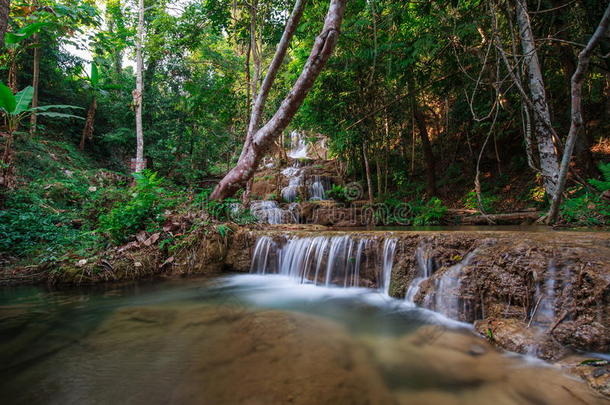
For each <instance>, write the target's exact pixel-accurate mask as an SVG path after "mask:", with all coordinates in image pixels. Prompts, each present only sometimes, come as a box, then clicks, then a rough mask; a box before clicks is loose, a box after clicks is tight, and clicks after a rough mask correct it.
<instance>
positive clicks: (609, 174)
mask: <svg viewBox="0 0 610 405" xmlns="http://www.w3.org/2000/svg"><path fill="white" fill-rule="evenodd" d="M598 167H599V170H600V172H601V173H602V179H601V180H597V179H590V180H589V184H591V185H592V186H593V187H595V188H596V189H597V190H598V191H599V192H601V193H604V192H606V191H608V190H610V163H606V164H604V163H603V162H600V163H599V165H598ZM569 193H570V195H571V196H572V197H570V198H567V199H564V200H563V201H562V204H561V210H560V214H561V218H563V220H565V221H566V222H568V223H572V224H575V225H586V226H596V225H608V224H609V223H610V204H608V201H607V200H606V199H605V198H604V197H602V196H600V195H598V194H597V193H592V192H590V191H589V190H587V189H586V188H584V187H577V188H574V189H572V190H569Z"/></svg>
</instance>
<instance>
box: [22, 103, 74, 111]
mask: <svg viewBox="0 0 610 405" xmlns="http://www.w3.org/2000/svg"><path fill="white" fill-rule="evenodd" d="M70 108H73V109H75V110H84V108H83V107H79V106H76V105H65V104H51V105H40V106H38V107H34V108H30V111H48V110H54V109H56V110H61V109H64V110H65V109H70Z"/></svg>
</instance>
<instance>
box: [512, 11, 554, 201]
mask: <svg viewBox="0 0 610 405" xmlns="http://www.w3.org/2000/svg"><path fill="white" fill-rule="evenodd" d="M516 11H517V25H518V26H519V35H520V37H521V47H522V49H523V54H524V56H525V65H526V66H527V70H528V77H529V89H530V93H531V101H532V104H533V108H534V113H535V114H534V131H535V134H536V141H537V144H538V154H539V156H540V172H541V174H542V178H543V182H544V189H545V190H546V193H547V194H548V196H549V197H550V198H551V199H553V198H555V195H556V193H557V183H558V179H559V163H558V158H557V151H556V149H555V144H554V143H553V130H552V126H551V114H550V113H549V106H548V104H547V101H546V92H545V90H544V80H543V78H542V72H541V70H540V62H539V60H538V53H537V52H536V45H535V43H534V34H533V33H532V26H531V24H530V19H529V15H528V13H527V4H526V1H525V0H517V1H516Z"/></svg>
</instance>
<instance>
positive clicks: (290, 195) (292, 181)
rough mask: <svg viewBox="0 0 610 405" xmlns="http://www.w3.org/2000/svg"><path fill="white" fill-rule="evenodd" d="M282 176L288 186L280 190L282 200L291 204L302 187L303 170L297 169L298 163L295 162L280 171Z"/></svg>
mask: <svg viewBox="0 0 610 405" xmlns="http://www.w3.org/2000/svg"><path fill="white" fill-rule="evenodd" d="M282 174H283V175H284V176H286V177H287V178H288V186H286V187H284V188H283V189H282V198H283V199H284V200H285V201H288V202H293V201H295V200H296V199H297V196H298V195H299V188H300V187H301V186H302V185H303V170H302V169H301V168H300V167H299V162H298V161H295V162H294V163H293V165H292V166H290V167H287V168H285V169H284V170H282Z"/></svg>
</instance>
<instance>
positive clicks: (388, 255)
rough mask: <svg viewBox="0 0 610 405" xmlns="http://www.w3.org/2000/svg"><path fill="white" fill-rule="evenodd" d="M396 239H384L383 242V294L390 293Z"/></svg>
mask: <svg viewBox="0 0 610 405" xmlns="http://www.w3.org/2000/svg"><path fill="white" fill-rule="evenodd" d="M395 251H396V239H386V240H385V241H384V242H383V285H382V290H383V292H384V293H385V295H390V282H391V281H392V267H393V266H394V252H395Z"/></svg>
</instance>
